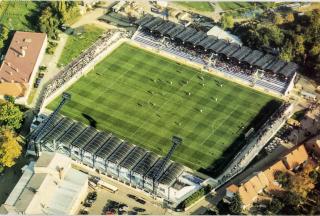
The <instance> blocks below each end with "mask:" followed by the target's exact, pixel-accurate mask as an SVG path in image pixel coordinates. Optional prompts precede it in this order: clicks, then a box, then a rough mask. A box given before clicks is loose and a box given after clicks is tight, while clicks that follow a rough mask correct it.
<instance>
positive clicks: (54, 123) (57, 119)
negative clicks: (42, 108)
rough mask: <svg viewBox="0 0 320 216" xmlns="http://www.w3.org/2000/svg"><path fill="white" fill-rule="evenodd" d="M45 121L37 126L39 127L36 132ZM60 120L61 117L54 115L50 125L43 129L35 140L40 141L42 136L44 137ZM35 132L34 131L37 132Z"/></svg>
mask: <svg viewBox="0 0 320 216" xmlns="http://www.w3.org/2000/svg"><path fill="white" fill-rule="evenodd" d="M46 120H48V119H45V120H44V121H43V122H41V124H40V125H39V127H38V128H37V130H39V129H40V126H41V127H42V125H43V124H44V123H45V122H46ZM61 120H62V116H61V115H56V116H54V117H53V119H52V121H51V123H49V124H48V126H47V127H46V128H45V129H43V131H42V132H41V134H40V135H39V137H38V138H37V139H38V140H41V139H42V138H43V137H44V136H46V135H47V134H48V133H49V132H50V131H51V130H52V129H53V128H54V127H55V126H56V125H58V124H59V123H60V122H61ZM37 130H36V131H37Z"/></svg>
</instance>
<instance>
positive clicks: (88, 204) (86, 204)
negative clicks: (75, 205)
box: [83, 202, 92, 208]
mask: <svg viewBox="0 0 320 216" xmlns="http://www.w3.org/2000/svg"><path fill="white" fill-rule="evenodd" d="M83 206H84V207H87V208H90V207H91V206H92V204H91V203H88V202H85V203H84V204H83Z"/></svg>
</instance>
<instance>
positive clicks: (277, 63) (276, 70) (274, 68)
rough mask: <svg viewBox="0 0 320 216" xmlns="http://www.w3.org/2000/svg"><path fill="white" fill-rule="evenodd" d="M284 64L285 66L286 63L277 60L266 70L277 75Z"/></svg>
mask: <svg viewBox="0 0 320 216" xmlns="http://www.w3.org/2000/svg"><path fill="white" fill-rule="evenodd" d="M286 64H287V63H286V62H284V61H282V60H280V59H277V60H275V61H273V62H272V63H271V64H269V65H268V67H267V68H266V69H267V70H270V71H272V72H274V73H279V71H280V70H281V68H283V67H284V66H285V65H286Z"/></svg>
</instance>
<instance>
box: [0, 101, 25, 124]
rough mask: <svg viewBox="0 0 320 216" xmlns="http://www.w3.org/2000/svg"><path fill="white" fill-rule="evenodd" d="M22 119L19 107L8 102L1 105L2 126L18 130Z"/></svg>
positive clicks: (0, 118) (0, 119)
mask: <svg viewBox="0 0 320 216" xmlns="http://www.w3.org/2000/svg"><path fill="white" fill-rule="evenodd" d="M22 119H23V113H22V112H21V111H20V108H19V107H18V106H17V105H15V104H13V103H11V102H8V101H7V102H5V103H3V104H1V105H0V126H5V127H7V128H10V129H18V128H20V127H21V121H22Z"/></svg>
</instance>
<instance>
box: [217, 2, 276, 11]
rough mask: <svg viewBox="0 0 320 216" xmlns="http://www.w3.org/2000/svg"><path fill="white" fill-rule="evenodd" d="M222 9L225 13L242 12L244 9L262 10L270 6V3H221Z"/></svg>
mask: <svg viewBox="0 0 320 216" xmlns="http://www.w3.org/2000/svg"><path fill="white" fill-rule="evenodd" d="M218 4H219V5H220V7H221V8H222V9H223V10H224V11H228V10H242V9H249V8H254V7H256V8H261V7H267V6H270V5H271V3H270V2H219V3H218Z"/></svg>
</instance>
